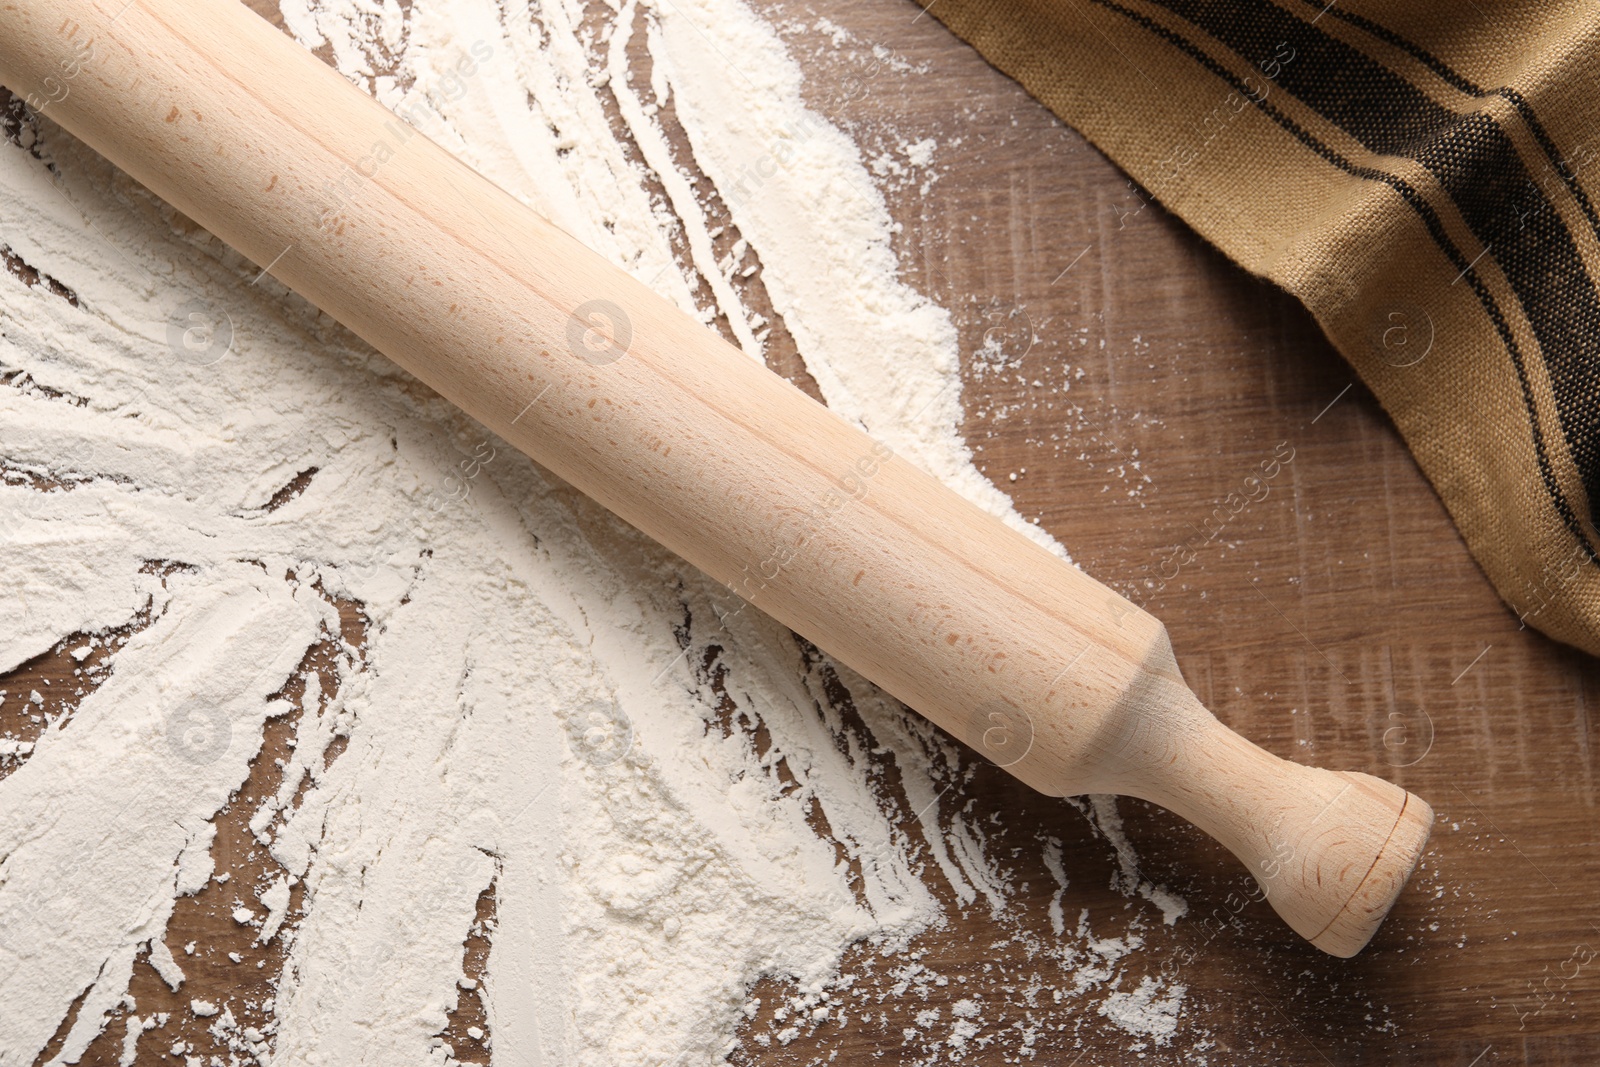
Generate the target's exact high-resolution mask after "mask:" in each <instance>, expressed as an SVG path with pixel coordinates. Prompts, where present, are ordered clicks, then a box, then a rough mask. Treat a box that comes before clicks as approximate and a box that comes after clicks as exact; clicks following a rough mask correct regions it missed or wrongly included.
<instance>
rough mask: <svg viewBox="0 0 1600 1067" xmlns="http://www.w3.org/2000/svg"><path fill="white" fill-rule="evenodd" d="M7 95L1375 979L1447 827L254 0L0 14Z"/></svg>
mask: <svg viewBox="0 0 1600 1067" xmlns="http://www.w3.org/2000/svg"><path fill="white" fill-rule="evenodd" d="M0 82H3V83H4V84H5V85H6V86H8V87H9V88H10V89H11V91H12V92H13V93H14V94H16V95H17V96H19V97H21V98H23V99H24V100H25V101H27V102H28V103H29V104H30V106H32V107H34V108H35V109H36V110H41V111H43V113H44V114H46V115H48V117H50V118H51V119H53V120H55V121H56V122H58V123H59V124H60V125H61V126H63V127H64V128H66V129H67V130H68V131H70V132H71V133H73V134H74V135H76V136H77V137H79V138H81V139H82V140H83V141H85V142H87V143H88V144H89V145H90V146H92V147H93V148H95V149H96V150H97V151H99V152H100V153H102V154H103V155H105V156H106V157H107V158H108V159H110V160H111V161H112V162H114V163H116V164H117V165H118V166H120V167H121V168H122V169H123V170H125V171H126V172H127V173H129V174H130V175H132V176H133V177H134V178H136V179H138V180H139V181H140V182H142V183H143V184H144V185H146V186H147V187H149V188H150V189H151V190H152V191H154V192H155V193H156V194H157V195H159V196H161V197H162V198H164V199H165V200H166V201H167V202H169V203H170V204H172V205H173V206H174V207H176V208H177V209H179V210H180V211H182V212H184V213H185V214H186V215H188V216H189V217H190V218H192V219H194V220H195V221H197V222H199V223H200V224H201V225H203V226H205V227H207V228H208V229H210V230H211V232H213V233H215V234H216V235H217V236H219V237H220V238H222V239H223V240H225V241H227V242H228V243H229V244H231V245H232V246H233V247H234V248H236V249H238V250H239V251H240V252H241V253H243V254H244V255H246V256H248V257H249V258H250V259H252V260H254V261H255V262H256V263H258V264H266V265H267V269H269V270H270V271H271V273H272V274H273V275H274V276H275V277H277V278H278V279H279V280H281V281H282V282H283V283H284V284H286V285H288V286H290V287H291V288H293V289H294V290H295V291H297V292H299V293H300V294H301V295H303V296H304V297H305V298H306V299H308V300H310V301H311V302H313V303H314V304H315V305H317V306H318V307H319V308H321V309H323V310H324V311H326V312H328V313H329V314H331V315H332V316H334V317H335V318H336V319H338V320H339V321H340V322H342V323H344V324H345V325H346V326H347V327H349V328H350V329H352V330H353V331H355V332H356V333H357V334H359V335H360V336H361V337H363V338H364V339H366V340H367V341H368V342H370V343H371V344H372V345H373V346H374V347H376V348H377V349H378V350H379V351H381V352H384V353H385V354H387V355H388V356H389V357H390V358H392V359H393V360H395V361H396V362H397V363H399V364H400V365H401V366H402V367H404V368H405V369H406V370H407V371H409V372H410V373H411V374H413V375H415V376H416V377H417V378H419V379H421V380H422V381H423V382H426V383H427V384H428V385H429V386H431V387H432V388H434V389H435V390H437V391H438V392H439V393H441V394H443V395H444V396H446V397H448V398H449V399H450V400H452V401H453V402H454V403H456V404H458V405H460V406H461V407H462V408H463V409H464V410H466V411H467V412H468V413H470V414H471V415H472V416H473V417H475V418H477V419H478V420H479V421H481V422H482V423H483V424H484V425H485V426H487V427H488V428H489V429H491V430H493V431H494V432H495V433H496V434H498V435H500V436H501V437H502V438H504V439H505V440H506V441H508V442H510V443H511V444H512V445H514V446H515V447H517V448H519V449H521V450H522V451H523V452H526V453H527V454H528V455H529V456H531V457H532V458H533V459H534V460H536V461H537V462H539V463H540V464H542V465H543V466H545V467H546V468H548V469H549V470H551V471H553V472H554V473H555V474H557V475H559V476H560V477H561V478H564V479H565V480H566V481H568V482H570V483H571V484H572V485H574V486H576V487H577V488H578V489H580V490H582V491H583V492H585V493H587V494H588V495H589V496H591V497H593V498H594V499H595V500H597V501H599V502H600V503H602V504H604V505H605V506H606V507H608V508H609V509H611V510H612V511H613V512H615V513H616V514H617V515H619V516H621V517H622V518H623V519H625V520H627V521H628V522H629V523H632V524H633V525H634V526H636V527H638V528H639V529H640V530H642V531H644V532H645V533H647V534H649V535H650V536H651V537H653V538H655V539H656V540H657V541H659V542H660V543H661V544H663V545H665V546H666V547H667V548H669V549H671V550H672V551H674V552H676V553H677V554H678V555H680V556H682V557H683V558H684V559H686V560H688V561H689V562H690V563H692V564H694V565H695V566H696V567H699V568H700V569H701V570H702V571H704V572H705V573H707V574H708V575H710V576H711V577H712V578H714V579H715V580H716V581H718V582H721V583H723V584H724V585H725V586H726V587H727V588H728V589H729V590H731V591H732V592H734V593H736V594H738V596H739V597H741V598H743V599H744V600H745V601H746V602H748V603H750V604H753V605H755V606H756V607H758V608H760V609H761V610H763V611H766V612H767V613H768V614H770V615H771V616H772V617H773V618H775V619H777V620H779V621H780V622H782V623H784V624H785V625H787V626H789V627H790V628H791V629H793V630H794V631H796V632H797V633H799V634H802V635H803V636H805V637H806V638H808V639H809V640H811V641H812V642H814V643H815V644H816V645H817V646H818V647H820V648H822V649H823V650H825V651H826V652H828V653H829V654H830V655H832V656H834V657H836V658H837V659H839V660H841V661H843V662H844V663H846V664H849V665H850V666H851V667H853V668H854V669H855V670H857V671H859V672H860V673H861V674H863V675H865V676H866V677H868V678H870V679H872V680H873V681H874V682H876V683H877V684H878V685H880V686H882V687H883V688H884V689H885V690H887V691H888V692H890V693H892V694H893V695H894V696H896V697H898V698H899V699H900V700H902V701H904V702H905V703H906V704H908V705H910V706H911V707H912V708H915V709H916V710H917V711H919V712H921V713H922V714H923V715H926V716H927V717H928V718H929V719H931V720H933V721H934V722H935V723H937V724H938V725H939V726H941V727H943V728H944V729H945V730H947V731H948V732H950V733H951V734H954V735H955V736H956V737H958V738H961V739H963V740H964V741H966V742H967V743H969V744H970V745H972V747H974V748H976V749H977V750H978V751H980V752H982V753H984V754H985V755H987V756H989V757H990V758H991V759H993V760H994V761H995V762H996V763H998V764H1000V765H1002V766H1004V767H1005V768H1006V769H1007V770H1008V771H1010V772H1011V773H1012V774H1014V775H1016V776H1017V777H1018V778H1020V779H1021V780H1022V781H1024V782H1026V783H1027V784H1028V785H1030V786H1032V787H1033V788H1035V789H1038V790H1041V791H1043V792H1044V793H1047V794H1050V795H1055V796H1070V795H1077V794H1083V793H1118V794H1125V795H1129V796H1135V797H1142V798H1144V799H1146V800H1149V801H1152V802H1154V803H1156V804H1159V805H1161V806H1163V807H1166V808H1169V809H1171V810H1172V811H1174V812H1176V813H1178V814H1179V815H1181V816H1182V817H1183V818H1185V819H1188V820H1189V821H1190V822H1192V823H1194V824H1195V825H1197V826H1199V827H1200V828H1201V829H1203V830H1204V831H1205V832H1206V833H1208V834H1210V835H1212V836H1213V837H1215V838H1216V839H1217V840H1218V841H1220V842H1221V843H1222V844H1223V845H1225V846H1226V847H1227V848H1228V849H1230V850H1231V851H1232V852H1233V853H1234V855H1236V856H1237V857H1238V858H1239V859H1240V860H1242V861H1243V862H1244V863H1245V865H1246V866H1247V867H1248V868H1249V870H1250V872H1251V874H1253V875H1254V876H1255V879H1256V881H1257V882H1258V883H1259V884H1260V886H1261V890H1262V892H1263V893H1264V894H1265V896H1266V898H1267V900H1268V901H1269V902H1270V903H1271V905H1272V907H1273V908H1275V909H1276V910H1277V912H1278V913H1279V914H1280V915H1281V916H1282V917H1283V918H1284V920H1286V921H1287V922H1288V924H1289V925H1290V926H1291V927H1293V928H1294V929H1295V930H1296V931H1297V932H1298V933H1300V934H1301V935H1302V936H1303V937H1305V938H1307V939H1308V940H1310V941H1311V943H1312V944H1314V945H1316V946H1317V947H1318V948H1321V949H1323V950H1325V951H1327V952H1330V953H1333V954H1334V955H1338V956H1350V955H1354V954H1355V953H1356V952H1357V951H1359V950H1360V949H1361V947H1362V946H1363V945H1365V944H1366V943H1367V941H1368V939H1369V938H1370V937H1371V936H1372V934H1373V932H1374V931H1375V930H1376V929H1377V927H1378V925H1379V923H1381V922H1382V920H1383V917H1384V916H1385V915H1386V914H1387V913H1388V911H1389V908H1390V906H1391V905H1392V904H1393V903H1394V900H1395V897H1396V896H1397V895H1398V893H1399V892H1400V889H1401V888H1402V886H1403V885H1404V884H1405V881H1406V879H1407V877H1408V876H1409V875H1410V872H1411V869H1412V867H1413V865H1414V864H1415V863H1416V861H1417V857H1418V855H1419V853H1420V852H1421V850H1422V847H1423V844H1424V843H1425V841H1426V840H1427V836H1428V831H1429V829H1430V828H1431V826H1432V821H1433V813H1432V811H1431V810H1430V809H1429V807H1428V805H1427V804H1426V803H1424V802H1423V801H1421V800H1419V799H1418V798H1416V797H1414V796H1412V795H1411V794H1409V793H1407V792H1406V791H1405V790H1403V789H1401V788H1399V787H1398V786H1395V785H1392V784H1390V783H1388V782H1385V781H1382V780H1380V779H1377V778H1374V777H1371V776H1369V775H1366V774H1360V773H1354V772H1335V771H1327V770H1320V769H1317V768H1312V767H1306V766H1303V765H1300V764H1296V763H1291V762H1288V761H1285V760H1283V759H1280V758H1278V757H1277V756H1274V755H1272V754H1270V753H1268V752H1266V751H1265V750H1263V749H1261V748H1258V747H1257V746H1255V745H1254V744H1252V743H1251V742H1249V741H1247V740H1245V739H1244V738H1242V737H1240V736H1239V735H1237V734H1235V733H1233V732H1232V731H1231V730H1229V729H1228V728H1227V727H1225V726H1223V725H1222V724H1221V723H1220V722H1218V721H1217V720H1216V719H1215V718H1214V717H1213V716H1212V715H1211V713H1210V712H1208V711H1207V710H1206V709H1205V707H1204V706H1203V705H1202V704H1201V703H1200V701H1199V700H1198V699H1197V698H1196V697H1195V696H1194V694H1193V693H1192V692H1190V690H1189V688H1188V686H1187V685H1185V683H1184V681H1183V678H1182V676H1181V675H1180V674H1179V672H1178V665H1177V662H1176V660H1175V659H1174V658H1173V653H1172V647H1171V644H1170V642H1169V641H1168V639H1167V634H1166V630H1165V628H1164V627H1163V626H1162V625H1161V623H1160V622H1159V621H1157V620H1156V619H1155V618H1154V617H1152V616H1151V615H1149V614H1148V613H1146V612H1144V611H1142V610H1140V609H1139V608H1138V607H1136V606H1134V605H1133V604H1132V603H1130V602H1129V601H1127V600H1125V599H1123V598H1122V597H1120V596H1118V595H1117V594H1116V593H1114V592H1112V591H1111V590H1109V589H1107V588H1106V587H1105V586H1103V585H1101V584H1100V583H1099V582H1097V581H1095V580H1094V579H1092V578H1090V577H1088V576H1087V575H1085V574H1083V573H1082V572H1081V571H1079V570H1077V569H1076V568H1074V567H1072V566H1071V565H1069V564H1067V563H1065V562H1063V561H1062V560H1060V559H1058V558H1056V557H1055V556H1053V555H1051V554H1050V553H1049V552H1047V551H1046V550H1044V549H1043V548H1040V547H1039V546H1037V545H1035V544H1034V543H1033V542H1031V541H1029V540H1028V539H1027V538H1026V537H1024V536H1022V535H1021V534H1019V533H1017V532H1015V531H1013V530H1011V529H1010V528H1008V527H1007V526H1005V525H1004V524H1003V523H1002V522H1000V521H999V520H998V519H996V518H994V517H992V516H990V515H989V514H987V513H985V512H983V511H982V510H980V509H979V508H978V507H976V506H974V505H973V504H970V503H968V502H967V501H966V500H965V499H963V498H962V497H960V496H958V495H957V494H956V493H955V492H953V491H952V490H950V489H948V488H946V487H945V486H944V485H942V484H941V483H939V482H938V481H936V480H935V479H933V478H932V477H930V476H929V475H927V474H925V473H924V472H922V471H921V470H919V469H917V468H916V467H915V466H913V465H912V464H911V463H909V462H907V461H906V460H904V459H903V458H901V457H899V456H897V455H895V454H894V453H893V452H892V450H891V449H890V448H889V447H888V446H886V445H884V444H882V443H880V442H878V441H875V440H873V439H872V438H871V437H869V436H868V435H866V434H865V433H863V432H862V431H861V430H859V429H857V428H856V427H854V426H852V425H850V424H849V423H847V422H845V421H844V420H843V419H841V418H839V417H838V416H836V415H834V414H833V413H832V412H830V411H829V410H828V409H827V408H825V407H823V406H822V405H821V404H818V403H816V402H815V401H813V400H811V399H810V398H809V397H807V396H806V395H805V394H804V393H802V392H800V391H799V390H798V389H796V388H795V387H793V386H792V385H790V384H789V383H788V382H787V381H785V380H784V379H782V378H780V377H779V376H777V375H775V374H773V373H771V372H769V371H768V370H766V369H765V368H764V367H762V366H761V365H760V364H759V363H758V362H757V361H755V360H752V359H751V358H749V357H748V356H746V355H745V354H743V353H742V352H740V351H739V350H737V349H735V348H734V347H733V346H731V345H729V344H727V343H726V342H724V341H723V340H722V339H721V338H720V337H718V336H717V335H716V334H715V333H714V332H712V331H711V330H709V329H707V328H706V327H704V326H703V325H701V324H700V323H697V322H695V321H694V320H693V319H691V318H690V317H689V316H687V315H685V314H683V313H682V312H680V311H679V310H678V309H676V308H675V307H673V306H671V305H670V304H668V303H667V302H666V301H665V300H664V299H662V298H661V297H658V296H657V295H656V294H655V293H653V292H652V291H651V290H650V289H648V288H646V287H645V286H644V285H642V284H641V283H639V282H638V281H636V280H634V279H633V278H632V277H630V276H629V275H628V274H626V273H624V272H623V271H621V270H619V269H617V268H614V267H613V266H611V265H610V264H609V263H607V262H606V261H605V260H603V259H602V258H601V257H600V256H599V255H598V254H596V253H594V252H592V251H590V250H589V249H588V248H585V247H584V246H583V245H582V244H580V243H579V242H578V241H577V240H575V239H574V238H572V237H571V236H569V235H568V234H567V233H565V232H563V231H562V230H561V229H559V228H557V227H556V226H555V225H554V224H552V223H551V222H550V221H548V220H547V219H545V218H543V217H542V216H540V215H539V214H537V213H536V212H534V211H532V210H530V209H529V208H527V207H526V206H524V205H523V204H522V203H520V202H519V201H517V200H516V199H514V198H513V197H511V196H510V195H508V194H507V193H505V192H504V191H502V190H501V189H499V188H498V187H496V186H495V185H494V184H492V183H491V182H489V181H488V180H487V179H485V178H483V177H482V176H480V175H479V174H477V173H476V172H474V171H473V170H471V169H470V168H469V167H467V166H465V165H464V164H462V163H460V162H458V161H457V160H456V159H455V158H453V157H452V156H451V155H450V154H449V153H447V152H446V151H444V150H443V149H441V148H439V147H438V146H437V145H435V144H434V143H432V142H430V141H429V140H428V139H427V138H426V137H425V136H423V135H422V134H420V133H417V132H416V131H414V130H412V129H411V128H410V127H409V126H406V125H405V124H404V123H403V122H402V120H401V119H399V118H397V117H396V116H395V115H394V114H392V113H390V112H389V111H387V110H386V109H384V108H383V107H382V106H381V105H379V104H377V103H376V102H374V101H373V100H372V99H370V98H369V97H367V96H366V95H365V94H363V93H362V92H361V91H360V90H359V89H357V88H355V87H354V86H352V85H350V84H349V83H348V82H346V81H345V80H344V79H343V78H342V77H340V76H339V74H337V73H336V72H335V71H333V70H331V69H330V68H328V67H327V66H325V65H324V64H323V63H322V62H321V61H319V60H318V59H316V58H315V57H314V56H312V55H311V54H310V53H308V52H306V51H305V50H304V49H302V48H300V47H299V46H298V45H296V44H295V43H294V42H293V41H292V40H290V39H289V38H288V37H286V36H285V35H284V34H282V33H280V32H278V31H277V30H276V29H274V28H273V27H272V26H270V25H269V24H268V23H266V22H265V21H264V20H262V19H261V18H259V17H258V16H256V15H255V14H253V13H252V12H250V11H249V10H247V9H246V8H245V7H243V6H242V5H241V4H239V3H237V2H236V0H0ZM341 190H343V191H344V192H343V193H341ZM351 190H359V194H358V195H354V194H352V193H351V192H350V191H351Z"/></svg>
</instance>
